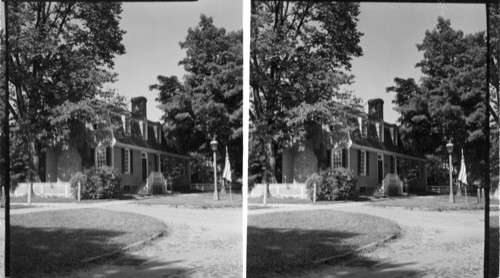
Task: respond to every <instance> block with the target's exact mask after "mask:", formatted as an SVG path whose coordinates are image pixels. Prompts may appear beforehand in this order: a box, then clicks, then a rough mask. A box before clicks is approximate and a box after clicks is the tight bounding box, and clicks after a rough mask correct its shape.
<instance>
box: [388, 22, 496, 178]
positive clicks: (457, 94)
mask: <svg viewBox="0 0 500 278" xmlns="http://www.w3.org/2000/svg"><path fill="white" fill-rule="evenodd" d="M417 48H418V50H419V51H422V52H423V55H424V58H423V59H422V60H421V61H420V62H418V63H417V64H416V66H417V67H419V68H420V69H421V71H422V73H423V77H422V79H421V80H420V84H417V83H416V82H415V81H414V80H413V79H406V80H405V79H402V78H396V79H395V80H394V81H395V83H396V85H395V86H392V87H389V88H387V91H388V92H394V93H396V98H395V100H394V103H395V104H396V105H397V108H396V110H397V111H398V112H399V113H400V114H401V116H400V118H399V121H400V122H401V125H402V131H401V134H402V136H403V138H404V139H406V140H407V141H408V142H409V143H410V144H411V146H412V148H413V149H416V150H419V151H422V152H423V153H424V154H439V155H440V156H441V157H442V159H443V161H446V158H447V152H446V148H445V145H446V143H447V142H448V141H449V140H452V141H453V143H454V145H455V148H454V161H455V164H456V165H457V167H458V165H459V163H460V149H461V148H463V149H464V155H465V157H466V161H467V163H468V165H467V170H469V171H470V177H471V180H479V179H480V178H481V177H482V174H483V173H482V171H483V169H484V167H485V164H484V163H485V161H484V152H483V151H478V148H480V146H482V145H484V143H485V142H486V140H488V138H486V137H485V134H484V121H485V112H486V105H485V102H484V99H485V96H486V93H485V89H486V79H485V76H486V68H485V66H484V65H485V64H486V41H485V35H484V32H478V33H476V34H469V35H464V34H463V32H462V31H460V30H454V29H453V28H452V27H451V23H450V21H449V20H445V19H443V18H442V17H439V18H438V23H437V26H436V28H435V29H433V30H432V31H429V30H427V31H426V33H425V37H424V39H423V41H422V43H420V44H418V45H417Z"/></svg>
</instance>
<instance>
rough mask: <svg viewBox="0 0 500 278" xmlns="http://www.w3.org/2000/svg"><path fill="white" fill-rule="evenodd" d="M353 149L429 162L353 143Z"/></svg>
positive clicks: (424, 160)
mask: <svg viewBox="0 0 500 278" xmlns="http://www.w3.org/2000/svg"><path fill="white" fill-rule="evenodd" d="M351 147H352V148H355V149H358V150H366V151H370V152H376V153H382V154H387V155H394V156H398V157H403V158H409V159H413V160H418V161H422V162H427V159H425V158H420V157H415V156H411V155H407V154H401V153H395V152H391V151H386V150H381V149H376V148H372V147H366V146H361V145H358V144H355V143H353V144H352V146H351Z"/></svg>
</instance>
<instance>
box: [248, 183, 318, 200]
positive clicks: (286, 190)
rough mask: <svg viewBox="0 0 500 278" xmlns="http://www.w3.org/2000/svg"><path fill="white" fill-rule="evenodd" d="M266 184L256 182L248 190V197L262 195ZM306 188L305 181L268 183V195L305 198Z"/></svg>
mask: <svg viewBox="0 0 500 278" xmlns="http://www.w3.org/2000/svg"><path fill="white" fill-rule="evenodd" d="M265 188H266V184H262V183H257V184H255V185H254V187H253V188H252V191H251V192H250V194H249V195H250V197H252V198H257V197H262V196H263V195H264V190H265ZM307 192H308V189H307V188H306V184H305V183H270V184H269V195H270V196H273V197H277V198H294V199H307V198H308V197H307Z"/></svg>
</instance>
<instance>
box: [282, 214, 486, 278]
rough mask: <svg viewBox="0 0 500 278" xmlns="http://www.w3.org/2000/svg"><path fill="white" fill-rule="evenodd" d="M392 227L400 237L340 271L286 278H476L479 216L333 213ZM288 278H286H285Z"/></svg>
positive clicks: (480, 238)
mask: <svg viewBox="0 0 500 278" xmlns="http://www.w3.org/2000/svg"><path fill="white" fill-rule="evenodd" d="M334 209H336V210H341V211H346V212H359V213H365V214H370V215H374V216H380V217H384V218H387V219H391V220H394V221H396V222H397V223H398V224H399V225H400V226H401V227H402V228H403V234H402V236H401V237H400V238H398V239H397V240H395V241H392V242H389V243H387V244H385V245H384V246H382V247H379V248H378V249H376V250H374V251H371V252H367V253H364V254H363V256H362V257H360V258H358V259H354V260H352V261H350V262H348V263H346V264H345V265H342V266H327V265H326V266H321V267H319V268H318V270H315V271H312V272H307V273H300V274H298V275H296V276H292V277H302V276H307V277H384V278H385V277H387V278H390V277H482V275H483V245H484V241H483V240H484V212H482V211H475V212H432V211H419V210H413V211H412V210H403V209H385V208H375V207H372V206H352V207H337V208H334ZM287 276H288V277H290V275H287Z"/></svg>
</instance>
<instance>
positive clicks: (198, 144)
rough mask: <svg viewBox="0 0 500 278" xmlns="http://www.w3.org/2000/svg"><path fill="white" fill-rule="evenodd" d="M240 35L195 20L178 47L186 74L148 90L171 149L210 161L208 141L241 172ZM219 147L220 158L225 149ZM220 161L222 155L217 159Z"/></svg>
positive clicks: (163, 80)
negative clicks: (154, 95) (160, 112)
mask: <svg viewBox="0 0 500 278" xmlns="http://www.w3.org/2000/svg"><path fill="white" fill-rule="evenodd" d="M242 45H243V32H242V31H241V30H240V31H236V32H226V30H225V29H224V28H218V27H216V26H214V25H213V19H212V18H211V17H207V16H205V15H203V14H202V15H201V16H200V23H199V24H198V26H196V27H195V28H189V30H188V33H187V36H186V39H185V40H184V41H183V42H180V46H181V48H182V49H186V57H185V58H184V59H182V60H181V61H180V62H179V65H183V66H184V70H185V71H186V72H187V74H186V75H185V76H184V80H183V81H182V82H181V81H179V79H178V78H177V77H176V76H171V77H166V76H162V75H160V76H158V77H157V80H158V83H157V84H153V85H151V86H150V90H154V91H158V92H159V94H158V97H157V99H156V101H158V102H160V104H161V105H160V108H161V109H163V111H164V115H163V116H162V119H163V121H164V125H163V129H164V130H165V132H166V135H167V136H168V137H169V138H171V139H172V141H173V144H174V146H175V147H176V148H177V149H179V150H181V151H184V152H199V153H202V154H204V155H205V156H210V155H211V154H212V150H211V148H210V141H211V140H212V138H213V136H214V135H216V136H217V141H218V142H219V146H223V147H224V146H227V147H228V151H229V153H230V159H231V166H233V167H234V169H235V170H236V172H237V173H238V174H241V172H242V163H243V161H242V157H243V148H242V147H243V129H242V127H243V121H242V120H243V119H242V105H243V54H242V51H243V49H242V48H243V47H242ZM223 147H222V148H219V153H220V154H225V148H223ZM218 157H219V158H221V159H224V155H218Z"/></svg>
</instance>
